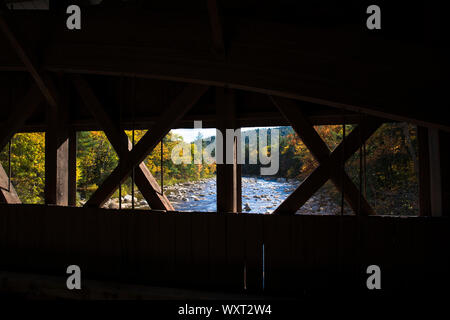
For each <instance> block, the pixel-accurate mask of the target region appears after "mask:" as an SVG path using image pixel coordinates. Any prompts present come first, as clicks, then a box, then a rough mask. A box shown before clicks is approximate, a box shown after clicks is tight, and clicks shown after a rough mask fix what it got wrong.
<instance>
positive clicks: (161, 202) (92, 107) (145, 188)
mask: <svg viewBox="0 0 450 320" xmlns="http://www.w3.org/2000/svg"><path fill="white" fill-rule="evenodd" d="M71 78H72V82H73V83H74V85H75V88H76V89H77V91H78V94H79V95H80V97H81V99H82V100H83V102H84V105H85V106H86V107H87V108H88V110H89V111H90V112H91V113H92V115H93V116H94V117H95V119H96V120H97V122H98V123H99V124H100V126H101V128H102V130H103V131H104V132H105V134H106V136H107V137H108V140H109V141H110V143H111V145H112V146H113V148H114V150H116V152H117V154H118V156H119V158H124V157H126V156H127V154H128V153H129V151H130V150H131V149H132V145H131V141H130V140H129V139H128V136H127V135H126V133H125V132H124V131H120V130H119V128H118V127H117V125H116V124H115V123H114V121H113V120H112V118H111V117H110V116H109V115H108V113H107V112H106V111H105V108H104V107H103V106H102V105H101V103H100V101H99V100H98V98H97V96H96V95H95V93H94V92H93V90H92V89H91V87H90V86H89V84H88V83H87V81H86V80H85V79H83V78H82V77H81V76H79V75H73V76H72V77H71ZM135 183H136V185H137V187H138V188H139V190H140V191H141V194H142V196H143V197H144V198H145V199H146V200H147V203H148V204H149V206H150V207H151V208H152V209H157V210H168V211H173V210H174V208H173V206H172V204H171V203H170V201H169V199H167V197H166V196H165V195H164V194H163V193H162V192H161V188H160V186H159V185H158V182H157V181H156V179H155V178H154V177H153V175H152V174H151V172H150V170H149V169H148V168H147V166H146V165H145V162H141V163H140V164H139V165H138V166H137V167H136V168H135Z"/></svg>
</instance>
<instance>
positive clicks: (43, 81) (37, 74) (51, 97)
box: [0, 13, 57, 111]
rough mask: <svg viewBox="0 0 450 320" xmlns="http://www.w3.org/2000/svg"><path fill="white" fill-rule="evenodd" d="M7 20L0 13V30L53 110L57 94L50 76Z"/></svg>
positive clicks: (3, 14) (55, 106)
mask: <svg viewBox="0 0 450 320" xmlns="http://www.w3.org/2000/svg"><path fill="white" fill-rule="evenodd" d="M8 22H9V21H7V16H6V14H5V13H2V14H0V30H2V31H3V34H4V35H5V36H6V38H7V39H8V40H9V42H10V44H11V46H12V48H13V49H14V51H15V52H16V54H17V56H18V57H19V58H20V60H21V61H22V63H23V64H24V65H25V68H26V70H27V71H28V72H29V73H30V74H31V76H32V77H33V79H34V81H35V82H36V85H37V86H38V88H39V89H40V90H41V92H42V94H43V96H44V97H45V99H46V100H47V102H48V104H49V105H50V106H51V107H52V109H53V110H54V111H55V110H56V108H57V95H56V90H55V87H54V84H53V82H52V80H51V78H50V77H49V76H48V75H46V74H45V73H42V72H41V71H40V70H39V68H38V67H37V65H36V59H35V58H34V57H32V55H31V53H30V52H29V51H28V50H26V49H25V47H24V45H23V44H22V43H21V42H20V41H19V40H18V38H17V36H16V35H15V34H14V32H13V31H12V30H11V28H10V23H8Z"/></svg>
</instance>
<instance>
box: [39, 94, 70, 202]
mask: <svg viewBox="0 0 450 320" xmlns="http://www.w3.org/2000/svg"><path fill="white" fill-rule="evenodd" d="M67 108H68V105H67V92H65V91H61V96H60V99H59V103H58V106H57V109H56V111H55V110H54V109H52V108H50V106H48V107H47V131H46V133H45V192H44V193H45V204H56V205H60V206H67V205H68V203H69V201H68V200H69V129H68V127H69V125H68V118H69V112H68V109H67Z"/></svg>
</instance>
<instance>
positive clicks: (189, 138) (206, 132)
mask: <svg viewBox="0 0 450 320" xmlns="http://www.w3.org/2000/svg"><path fill="white" fill-rule="evenodd" d="M258 128H259V129H263V128H267V129H269V128H276V127H258ZM258 128H242V131H247V130H254V129H258ZM172 132H173V133H175V134H178V135H180V136H182V137H183V140H184V141H185V142H193V141H194V140H195V138H197V136H198V134H199V133H201V134H202V135H203V138H209V137H211V136H215V135H216V129H173V130H172Z"/></svg>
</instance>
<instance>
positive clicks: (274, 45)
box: [0, 0, 450, 130]
mask: <svg viewBox="0 0 450 320" xmlns="http://www.w3.org/2000/svg"><path fill="white" fill-rule="evenodd" d="M70 2H71V3H76V1H70ZM400 2H401V1H400ZM400 2H398V3H397V4H395V5H393V4H390V3H388V2H386V1H380V6H381V8H382V30H374V31H370V30H368V29H367V28H366V26H365V19H366V17H367V14H366V13H365V10H366V8H367V5H368V4H371V3H369V2H367V1H345V3H343V1H315V2H314V3H311V2H302V1H288V0H283V1H217V2H216V1H209V2H208V1H197V2H192V1H175V0H170V1H126V2H123V1H107V0H104V1H103V2H102V3H101V4H100V5H97V6H83V7H82V30H80V31H69V30H67V29H66V28H65V19H66V17H67V15H66V14H65V12H61V11H60V10H57V9H58V8H57V7H56V9H55V10H53V9H54V8H55V6H52V1H51V2H50V8H52V10H50V11H14V12H10V13H7V14H8V18H9V20H8V21H9V22H10V24H11V28H13V30H14V31H15V34H16V35H17V36H18V37H19V38H20V39H21V41H22V43H24V44H25V45H26V48H27V51H28V52H31V53H32V55H33V56H34V57H35V60H36V63H37V64H38V65H39V67H40V69H42V70H43V71H44V72H48V73H49V74H51V75H52V77H55V79H56V78H57V77H62V78H58V79H64V74H70V73H79V74H85V75H89V76H88V80H89V82H90V83H91V84H92V86H93V87H94V88H95V90H96V93H97V94H98V95H99V97H100V98H101V99H102V100H104V101H107V102H108V104H107V107H108V108H110V110H111V112H113V113H115V112H116V111H117V110H118V108H119V103H118V101H119V100H118V98H117V95H118V92H119V91H120V92H122V94H123V95H124V96H127V97H128V98H127V99H128V100H125V102H123V103H122V104H121V106H122V108H123V110H124V112H123V113H122V115H123V121H127V120H126V119H127V118H130V115H131V111H130V110H131V108H132V107H133V108H134V112H135V115H138V116H137V118H138V120H136V119H135V122H142V126H144V127H146V126H148V125H149V123H151V121H154V119H155V118H156V117H157V116H158V115H159V114H160V112H161V108H163V107H164V101H166V100H167V96H170V95H171V94H174V92H176V90H179V88H180V87H182V86H183V85H184V84H186V83H200V84H206V85H212V86H226V87H230V88H235V89H236V90H238V94H237V97H238V101H239V102H238V103H237V107H238V118H240V119H241V120H240V121H242V124H244V123H245V125H252V124H253V125H255V126H257V125H266V124H267V125H269V124H270V125H277V124H280V125H282V124H285V121H284V120H283V118H282V117H281V115H279V114H278V112H277V110H276V108H275V107H274V106H273V105H271V104H270V99H268V95H274V96H281V97H286V98H291V99H295V100H297V101H299V105H300V106H302V107H303V108H304V109H305V110H306V113H307V114H310V115H311V117H312V118H311V119H313V122H314V121H318V122H320V121H323V122H324V123H334V122H341V121H342V117H341V118H339V115H342V114H345V115H346V116H347V117H351V116H353V117H356V116H357V115H358V114H359V113H365V114H370V115H374V116H379V117H383V118H386V119H390V120H395V121H397V120H400V121H409V122H412V123H415V124H417V125H422V126H429V127H438V128H440V129H443V130H449V129H450V121H449V120H448V118H447V117H446V113H447V111H446V109H447V107H448V102H447V101H446V85H445V84H446V74H447V70H448V61H447V60H448V59H447V53H448V48H447V46H448V45H447V41H444V39H445V36H446V34H445V33H444V31H443V30H444V29H443V20H440V19H441V14H442V12H443V11H442V10H443V2H439V1H426V2H425V1H423V3H422V4H421V5H412V4H409V5H406V6H405V5H404V4H403V3H400ZM54 3H55V2H53V4H54ZM57 3H58V4H59V5H60V6H62V7H63V6H64V1H58V2H57ZM86 3H87V2H84V3H83V4H86ZM211 3H213V6H212V7H211ZM208 4H209V5H208ZM215 8H216V9H217V10H215ZM0 52H1V55H0V83H2V87H1V89H0V97H1V100H2V104H1V105H0V110H1V111H2V114H4V115H7V114H8V112H9V111H8V110H9V108H10V107H11V106H13V105H14V103H15V101H14V96H20V95H21V94H23V91H25V90H26V88H27V87H28V86H29V82H30V77H29V76H28V75H27V70H26V68H25V67H24V65H23V63H22V61H21V60H20V59H19V58H18V56H17V54H16V52H15V51H14V50H13V48H12V47H11V45H10V44H9V43H8V41H7V39H6V38H5V37H4V35H3V34H1V33H0ZM58 82H59V81H58ZM61 83H64V81H61ZM124 83H125V84H124ZM11 87H12V88H11ZM132 88H134V89H133V90H134V91H133V92H134V94H131V92H132V91H131V89H132ZM69 90H72V89H71V88H69ZM11 91H12V92H13V93H11ZM21 92H22V93H21ZM212 94H213V93H211V94H210V95H209V96H208V94H207V95H205V97H204V98H202V101H200V102H199V105H198V106H196V107H194V109H193V110H192V111H191V112H190V113H189V114H188V115H187V116H186V118H185V119H184V123H185V125H187V124H188V123H189V122H190V121H191V120H192V119H194V118H195V117H199V116H201V117H202V119H204V120H205V121H209V125H210V126H214V122H215V121H214V117H215V106H214V101H215V100H214V97H213V96H211V95H212ZM130 95H131V96H132V97H131V98H130ZM8 97H9V98H8ZM164 99H166V100H164ZM6 101H9V102H6ZM71 105H72V108H73V112H72V113H73V115H74V116H73V119H72V123H73V124H74V125H75V124H77V125H80V128H81V127H83V125H84V126H85V127H86V128H90V126H91V124H89V123H90V118H89V115H88V113H86V112H84V111H83V108H82V107H80V106H79V103H78V100H77V98H76V97H73V99H72V101H71ZM342 110H345V111H342ZM40 119H43V115H42V114H36V115H35V117H34V118H32V120H30V123H29V126H30V128H31V127H32V126H35V127H39V126H44V123H43V122H42V121H41V120H40ZM152 119H153V120H152ZM208 119H210V120H208ZM314 119H315V120H314ZM319 119H322V120H320V121H319ZM92 126H93V124H92ZM83 128H84V127H83Z"/></svg>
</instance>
